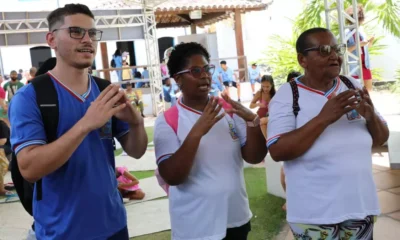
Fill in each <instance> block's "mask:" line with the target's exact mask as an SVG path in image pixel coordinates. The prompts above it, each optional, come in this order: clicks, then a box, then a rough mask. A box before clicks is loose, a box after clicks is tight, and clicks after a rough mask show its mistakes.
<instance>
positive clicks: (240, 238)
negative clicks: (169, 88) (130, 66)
mask: <svg viewBox="0 0 400 240" xmlns="http://www.w3.org/2000/svg"><path fill="white" fill-rule="evenodd" d="M209 61H210V55H209V53H208V52H207V50H206V49H205V48H204V47H203V46H201V45H200V44H198V43H193V42H192V43H182V44H179V45H177V46H176V47H175V49H174V50H173V51H172V52H171V56H170V58H169V61H168V69H169V72H170V74H171V76H173V77H174V79H175V80H176V82H177V83H178V85H179V86H180V89H181V92H182V97H181V98H179V99H178V104H177V105H176V106H174V107H172V108H171V109H169V110H168V111H167V112H165V113H164V115H161V116H159V117H158V118H157V121H156V124H155V130H154V144H155V152H156V157H157V164H158V170H159V174H160V175H161V177H162V178H163V180H164V181H165V182H166V183H167V184H169V189H168V194H169V201H170V205H169V206H170V216H171V228H172V239H174V240H221V239H232V240H233V239H234V240H245V239H247V235H248V232H249V231H250V219H251V217H252V213H251V211H250V209H249V201H248V199H247V194H246V188H245V183H244V175H243V159H244V160H245V161H247V162H249V163H253V164H256V163H260V162H261V161H262V160H263V159H264V157H265V156H266V154H267V149H266V146H265V139H264V136H263V134H262V133H261V130H260V127H259V122H260V119H259V117H258V116H257V115H256V114H254V113H252V112H251V111H250V110H248V109H247V108H245V107H243V106H242V105H241V104H240V103H238V102H234V101H232V100H231V99H230V98H228V97H226V96H225V97H224V99H225V101H226V103H227V104H225V105H230V107H231V109H229V110H225V111H226V112H225V111H224V110H223V109H222V103H221V102H220V100H221V99H219V98H217V97H213V96H211V97H209V91H210V86H211V77H212V74H213V72H214V70H215V67H214V66H213V65H210V64H209Z"/></svg>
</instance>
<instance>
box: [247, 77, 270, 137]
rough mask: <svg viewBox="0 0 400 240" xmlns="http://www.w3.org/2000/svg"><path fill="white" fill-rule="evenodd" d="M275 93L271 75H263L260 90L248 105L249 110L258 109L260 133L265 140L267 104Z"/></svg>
mask: <svg viewBox="0 0 400 240" xmlns="http://www.w3.org/2000/svg"><path fill="white" fill-rule="evenodd" d="M275 93H276V90H275V84H274V79H273V78H272V76H271V75H264V76H262V78H261V89H260V90H259V91H258V92H257V93H256V94H255V95H254V97H253V100H252V101H251V103H250V109H253V108H256V107H258V110H257V115H258V117H259V118H260V126H261V131H262V133H263V135H264V137H265V138H267V125H268V104H269V102H270V101H271V99H272V98H273V97H274V96H275Z"/></svg>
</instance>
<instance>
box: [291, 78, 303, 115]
mask: <svg viewBox="0 0 400 240" xmlns="http://www.w3.org/2000/svg"><path fill="white" fill-rule="evenodd" d="M289 84H290V87H291V88H292V95H293V113H294V116H295V117H297V114H299V111H300V106H299V89H298V87H297V83H296V81H294V80H292V81H290V82H289Z"/></svg>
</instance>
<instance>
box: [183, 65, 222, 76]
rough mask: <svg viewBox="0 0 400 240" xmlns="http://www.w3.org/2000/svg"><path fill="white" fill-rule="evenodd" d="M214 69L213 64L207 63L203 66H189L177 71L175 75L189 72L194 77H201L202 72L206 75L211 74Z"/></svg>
mask: <svg viewBox="0 0 400 240" xmlns="http://www.w3.org/2000/svg"><path fill="white" fill-rule="evenodd" d="M214 71H215V66H214V65H207V66H204V67H191V68H189V69H186V70H183V71H180V72H177V73H176V74H175V76H177V75H180V74H184V73H190V74H191V75H192V76H193V77H195V78H201V75H202V74H203V72H205V73H206V74H207V75H209V76H212V75H213V74H214Z"/></svg>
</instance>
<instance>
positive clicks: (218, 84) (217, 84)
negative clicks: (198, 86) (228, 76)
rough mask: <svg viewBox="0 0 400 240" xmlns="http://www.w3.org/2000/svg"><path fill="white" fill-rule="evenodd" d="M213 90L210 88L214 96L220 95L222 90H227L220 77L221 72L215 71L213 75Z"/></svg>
mask: <svg viewBox="0 0 400 240" xmlns="http://www.w3.org/2000/svg"><path fill="white" fill-rule="evenodd" d="M211 81H212V82H211V90H210V95H211V96H214V97H219V96H220V95H221V93H222V92H224V91H225V86H224V84H223V83H222V81H221V79H220V78H219V72H218V71H216V70H215V71H214V73H213V75H212V77H211Z"/></svg>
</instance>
